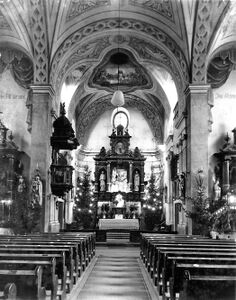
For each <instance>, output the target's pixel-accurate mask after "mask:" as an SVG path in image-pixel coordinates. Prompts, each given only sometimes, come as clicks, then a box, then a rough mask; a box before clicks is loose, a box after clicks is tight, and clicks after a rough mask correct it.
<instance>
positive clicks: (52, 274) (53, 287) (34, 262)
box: [0, 254, 61, 300]
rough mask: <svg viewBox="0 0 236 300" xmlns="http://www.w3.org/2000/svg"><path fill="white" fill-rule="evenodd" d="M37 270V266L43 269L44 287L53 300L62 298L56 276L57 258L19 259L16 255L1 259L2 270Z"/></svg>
mask: <svg viewBox="0 0 236 300" xmlns="http://www.w3.org/2000/svg"><path fill="white" fill-rule="evenodd" d="M32 266H33V268H34V269H35V268H36V267H37V266H41V267H42V268H43V279H42V282H43V286H44V287H45V288H46V289H48V290H50V294H51V299H53V300H55V299H56V298H57V296H59V297H60V296H61V293H60V292H59V291H58V276H57V275H56V258H55V257H43V259H40V258H38V257H34V259H33V258H32V257H29V254H28V257H27V258H26V257H18V255H16V254H14V257H13V256H10V257H9V254H8V257H2V256H1V257H0V270H5V269H6V268H7V269H8V270H10V269H20V270H25V269H27V268H28V267H30V268H32Z"/></svg>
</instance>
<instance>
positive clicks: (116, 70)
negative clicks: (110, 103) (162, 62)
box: [89, 49, 152, 92]
mask: <svg viewBox="0 0 236 300" xmlns="http://www.w3.org/2000/svg"><path fill="white" fill-rule="evenodd" d="M117 51H118V50H113V51H112V52H111V53H108V54H107V55H106V57H105V59H104V60H103V61H102V62H101V64H100V65H99V66H98V67H97V68H95V70H94V76H92V77H91V79H90V81H89V86H91V87H97V88H100V89H105V90H107V91H114V90H117V89H118V88H119V89H120V90H122V91H123V92H127V91H129V92H131V91H135V90H136V89H149V88H151V87H152V82H151V78H150V77H149V75H148V74H147V72H146V71H145V69H144V68H143V67H142V66H141V65H140V64H138V63H137V61H135V59H134V57H133V56H132V55H131V53H128V51H125V50H121V49H119V52H117Z"/></svg>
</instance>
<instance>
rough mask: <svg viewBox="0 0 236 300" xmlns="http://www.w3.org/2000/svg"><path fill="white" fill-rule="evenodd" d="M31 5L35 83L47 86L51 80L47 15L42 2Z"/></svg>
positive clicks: (36, 0)
mask: <svg viewBox="0 0 236 300" xmlns="http://www.w3.org/2000/svg"><path fill="white" fill-rule="evenodd" d="M30 5H31V15H30V17H31V26H32V28H31V30H32V45H33V48H34V49H33V52H34V83H36V84H37V83H39V84H47V83H48V80H49V77H48V74H49V70H48V64H49V63H48V62H49V53H48V38H47V26H46V14H45V12H44V6H43V2H42V1H40V0H30Z"/></svg>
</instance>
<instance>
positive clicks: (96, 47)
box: [56, 36, 110, 90]
mask: <svg viewBox="0 0 236 300" xmlns="http://www.w3.org/2000/svg"><path fill="white" fill-rule="evenodd" d="M108 46H110V41H109V37H107V36H105V37H101V38H98V39H95V40H93V41H91V42H89V43H87V44H83V45H81V46H80V48H79V49H77V50H76V51H75V52H73V53H72V54H71V56H70V57H69V59H68V60H67V61H66V63H65V64H64V65H63V67H62V68H61V69H60V72H59V73H58V76H57V79H56V90H58V89H59V87H60V83H61V81H62V79H63V77H64V76H65V74H66V72H67V71H68V70H69V69H70V68H71V67H72V66H73V65H77V64H78V63H79V62H80V61H81V60H88V59H98V57H99V55H100V53H101V52H102V51H103V50H104V49H105V48H107V47H108ZM88 68H89V64H88V65H87V66H86V70H88Z"/></svg>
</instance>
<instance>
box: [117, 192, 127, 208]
mask: <svg viewBox="0 0 236 300" xmlns="http://www.w3.org/2000/svg"><path fill="white" fill-rule="evenodd" d="M115 200H116V201H117V205H116V207H124V204H125V201H124V199H123V196H122V195H121V194H118V195H116V198H115Z"/></svg>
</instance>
